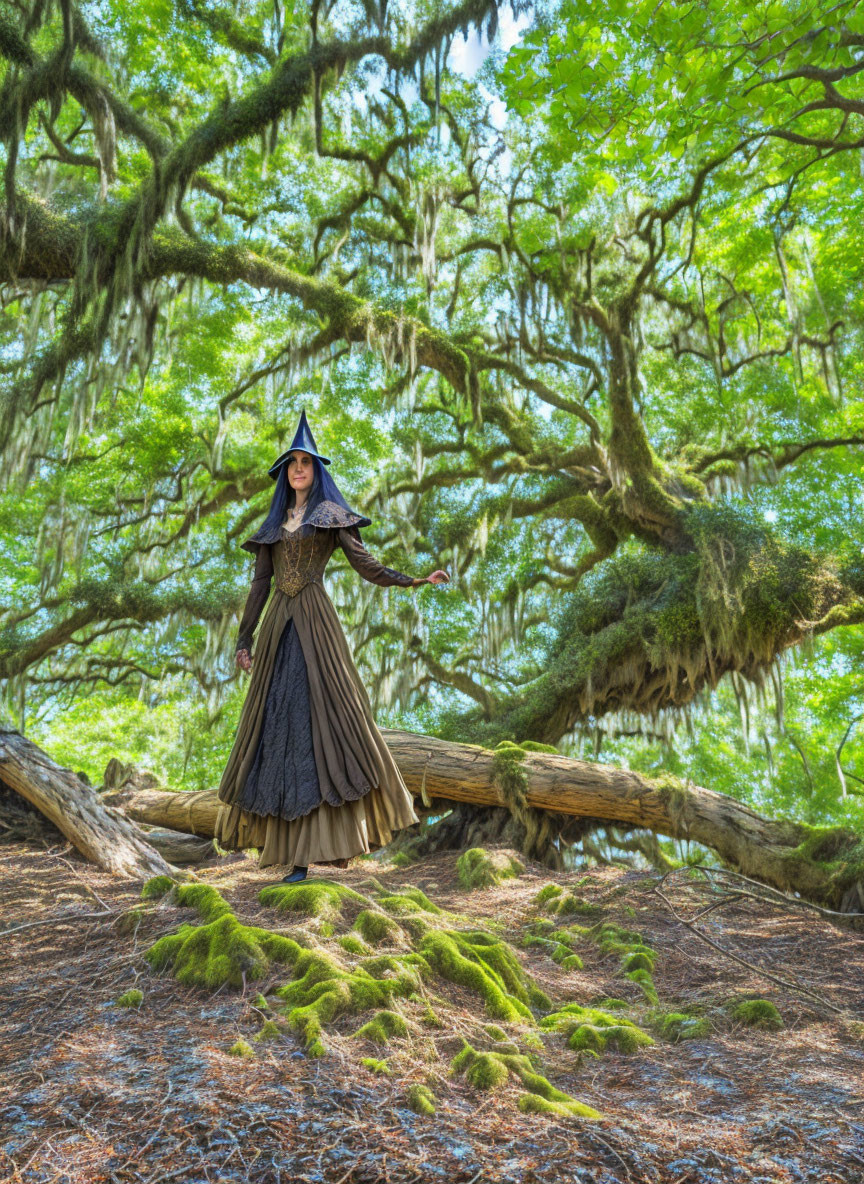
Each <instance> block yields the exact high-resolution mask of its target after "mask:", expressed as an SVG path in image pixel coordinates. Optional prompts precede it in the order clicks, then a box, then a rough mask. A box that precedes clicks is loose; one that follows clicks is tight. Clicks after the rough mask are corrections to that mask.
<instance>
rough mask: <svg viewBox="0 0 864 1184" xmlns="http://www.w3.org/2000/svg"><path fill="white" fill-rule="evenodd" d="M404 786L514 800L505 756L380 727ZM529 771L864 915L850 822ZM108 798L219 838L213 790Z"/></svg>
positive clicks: (540, 755) (137, 815)
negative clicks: (503, 778)
mask: <svg viewBox="0 0 864 1184" xmlns="http://www.w3.org/2000/svg"><path fill="white" fill-rule="evenodd" d="M382 734H383V736H384V738H385V740H386V741H387V745H388V747H389V748H390V751H391V752H392V753H393V756H394V758H395V760H396V764H397V765H398V766H399V770H400V772H401V773H402V776H403V777H404V778H405V783H406V784H407V786H408V788H409V789H410V790H411V792H412V793H413V794H415V795H416V796H419V795H420V794H421V792H422V791H423V790H424V789H425V793H426V794H427V795H428V796H429V797H430V798H438V799H446V800H449V801H457V802H471V803H473V804H474V805H478V806H487V805H488V806H500V805H505V804H507V798H506V795H505V794H504V793H503V792H502V789H501V788H500V787H499V772H500V768H501V753H500V752H497V751H495V750H490V749H485V748H480V747H478V746H475V745H470V744H458V743H454V742H451V741H447V740H438V739H435V738H434V737H431V736H422V735H418V734H416V733H414V732H404V731H400V730H397V729H390V728H385V729H382ZM510 758H511V760H513V761H514V762H515V763H516V764H517V765H518V768H519V770H521V774H522V775H524V801H525V804H526V805H528V806H533V807H537V808H540V809H545V810H552V811H554V812H556V813H559V814H573V815H578V816H581V817H585V818H597V819H603V820H608V821H609V822H612V823H616V824H619V825H624V826H629V827H633V828H644V829H646V830H650V831H653V832H654V833H655V834H659V835H666V836H668V837H670V838H675V839H690V840H692V841H693V842H697V843H700V844H702V845H703V846H705V847H709V848H711V849H712V850H713V851H715V852H716V853H717V855H718V857H719V858H720V859H721V860H722V862H723V863H724V864H725V865H726V866H727V867H730V868H732V869H734V870H735V871H739V872H742V873H743V874H744V875H747V876H751V877H753V878H754V879H757V880H761V881H762V882H763V883H766V884H769V885H771V886H772V887H774V888H779V889H780V890H781V891H784V892H794V893H797V894H799V895H800V896H801V897H803V898H804V899H806V900H811V901H813V902H814V903H815V904H819V905H822V906H823V907H824V908H828V909H834V910H836V911H838V912H845V913H859V912H864V837H862V836H861V835H856V834H855V833H854V832H853V831H850V830H846V829H844V828H843V827H815V826H808V825H807V824H806V823H800V822H793V821H790V820H787V819H771V818H764V817H762V816H761V815H760V814H757V813H756V812H755V811H754V810H751V809H750V807H749V806H746V805H744V804H743V803H742V802H739V801H736V800H735V798H731V797H728V796H727V795H725V794H722V793H717V792H716V791H714V790H711V789H703V788H701V787H699V786H696V785H690V784H685V783H684V782H682V781H679V780H678V779H676V778H673V777H661V778H650V777H647V776H645V775H644V774H642V773H636V772H633V771H632V770H629V769H620V768H615V767H613V766H609V765H598V764H591V763H589V762H587V761H580V760H574V759H572V758H570V757H565V756H560V755H558V754H555V753H546V752H534V751H527V750H522V749H518V750H516V751H514V750H512V749H511V750H510ZM106 796H110V797H111V800H112V801H114V802H115V803H116V804H117V805H118V806H120V807H121V808H122V809H123V810H124V811H125V812H126V813H127V814H128V815H129V817H131V818H134V819H136V820H137V821H139V822H145V823H150V824H152V825H156V826H167V827H170V828H171V829H173V830H183V831H185V832H186V833H188V834H194V835H205V836H206V835H209V836H212V835H213V833H214V829H215V824H216V814H217V811H218V806H219V801H218V799H217V797H216V794H215V793H212V792H209V791H202V792H198V793H171V792H169V791H166V790H160V789H156V788H135V787H134V785H128V784H127V785H126V786H125V787H121V788H120V789H118V790H117V791H115V792H114V794H112V795H106Z"/></svg>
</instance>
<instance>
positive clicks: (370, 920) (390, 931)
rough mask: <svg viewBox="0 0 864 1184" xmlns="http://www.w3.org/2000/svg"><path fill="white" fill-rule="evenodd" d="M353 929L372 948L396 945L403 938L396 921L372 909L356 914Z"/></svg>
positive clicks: (403, 935)
mask: <svg viewBox="0 0 864 1184" xmlns="http://www.w3.org/2000/svg"><path fill="white" fill-rule="evenodd" d="M354 928H355V929H356V930H357V932H358V933H359V934H360V935H361V936H362V937H363V940H364V941H365V942H367V943H368V944H370V945H373V946H381V945H388V946H392V945H397V944H398V943H399V942H400V941H402V940H403V939H404V937H405V933H404V931H403V929H402V926H401V925H400V924H399V922H398V921H395V920H394V919H393V918H392V917H391V916H390V915H389V914H388V913H379V912H377V911H376V910H374V909H363V911H362V912H360V913H358V914H357V919H356V920H355V922H354Z"/></svg>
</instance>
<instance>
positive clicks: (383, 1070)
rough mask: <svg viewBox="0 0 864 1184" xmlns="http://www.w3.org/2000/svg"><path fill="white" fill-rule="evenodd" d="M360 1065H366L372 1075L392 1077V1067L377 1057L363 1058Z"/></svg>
mask: <svg viewBox="0 0 864 1184" xmlns="http://www.w3.org/2000/svg"><path fill="white" fill-rule="evenodd" d="M360 1064H361V1065H364V1066H365V1067H366V1068H367V1069H368V1070H369V1072H370V1073H378V1074H381V1075H383V1076H385V1077H386V1076H389V1075H390V1066H389V1065H388V1064H387V1062H386V1061H379V1060H378V1058H377V1057H361V1058H360Z"/></svg>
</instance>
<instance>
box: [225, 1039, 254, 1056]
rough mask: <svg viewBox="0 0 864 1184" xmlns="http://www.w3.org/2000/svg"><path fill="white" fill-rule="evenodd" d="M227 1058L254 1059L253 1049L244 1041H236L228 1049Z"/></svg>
mask: <svg viewBox="0 0 864 1184" xmlns="http://www.w3.org/2000/svg"><path fill="white" fill-rule="evenodd" d="M228 1055H229V1057H254V1056H255V1049H254V1048H253V1047H252V1045H251V1044H249V1043H247V1041H245V1040H237V1041H236V1042H235V1043H234V1044H232V1045H231V1047H230V1048H229V1049H228Z"/></svg>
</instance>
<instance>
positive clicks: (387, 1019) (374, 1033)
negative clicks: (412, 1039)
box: [354, 1008, 408, 1044]
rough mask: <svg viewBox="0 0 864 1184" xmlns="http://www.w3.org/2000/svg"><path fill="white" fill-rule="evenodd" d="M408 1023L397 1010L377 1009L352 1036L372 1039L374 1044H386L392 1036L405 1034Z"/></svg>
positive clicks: (406, 1033)
mask: <svg viewBox="0 0 864 1184" xmlns="http://www.w3.org/2000/svg"><path fill="white" fill-rule="evenodd" d="M407 1035H408V1025H407V1024H406V1022H405V1018H404V1016H401V1015H400V1014H399V1012H398V1011H389V1010H388V1009H386V1008H385V1009H384V1010H383V1011H378V1012H376V1013H375V1015H374V1016H373V1017H372V1019H371V1020H368V1021H367V1022H366V1023H365V1024H364V1025H363V1026H362V1028H358V1029H357V1031H356V1032H355V1033H354V1036H355V1037H357V1036H359V1037H360V1038H361V1039H363V1040H372V1041H374V1043H375V1044H387V1043H388V1042H389V1041H390V1039H391V1038H392V1037H394V1036H407Z"/></svg>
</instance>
